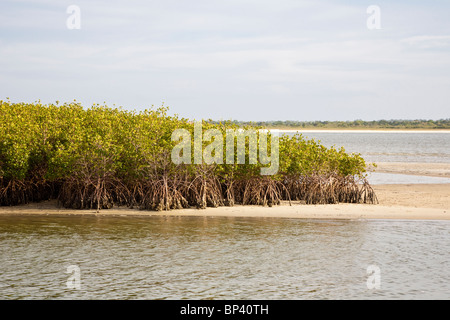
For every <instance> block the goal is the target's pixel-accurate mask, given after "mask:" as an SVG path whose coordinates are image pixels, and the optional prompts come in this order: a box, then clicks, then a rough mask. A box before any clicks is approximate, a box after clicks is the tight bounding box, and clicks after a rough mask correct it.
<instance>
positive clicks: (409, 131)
mask: <svg viewBox="0 0 450 320" xmlns="http://www.w3.org/2000/svg"><path fill="white" fill-rule="evenodd" d="M266 130H269V131H271V132H280V133H284V132H324V133H326V132H334V133H384V132H389V133H450V130H449V129H303V128H302V129H277V128H266Z"/></svg>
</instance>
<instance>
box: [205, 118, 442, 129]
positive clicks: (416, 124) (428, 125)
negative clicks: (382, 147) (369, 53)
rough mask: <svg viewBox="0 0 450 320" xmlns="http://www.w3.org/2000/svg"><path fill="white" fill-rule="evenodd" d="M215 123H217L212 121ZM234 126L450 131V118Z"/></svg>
mask: <svg viewBox="0 0 450 320" xmlns="http://www.w3.org/2000/svg"><path fill="white" fill-rule="evenodd" d="M212 122H213V123H214V122H215V121H212ZM231 122H232V123H233V124H236V125H239V126H244V125H256V126H261V127H265V128H278V129H283V128H284V129H289V128H305V129H319V128H320V129H450V118H449V119H441V120H374V121H363V120H354V121H292V120H286V121H254V122H250V121H237V120H234V121H231Z"/></svg>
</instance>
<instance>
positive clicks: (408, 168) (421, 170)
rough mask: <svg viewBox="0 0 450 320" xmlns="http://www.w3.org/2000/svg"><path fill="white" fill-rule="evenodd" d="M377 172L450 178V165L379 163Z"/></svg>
mask: <svg viewBox="0 0 450 320" xmlns="http://www.w3.org/2000/svg"><path fill="white" fill-rule="evenodd" d="M376 164H377V167H376V168H375V172H383V173H400V174H411V175H418V176H429V177H441V178H450V163H419V162H377V163H376Z"/></svg>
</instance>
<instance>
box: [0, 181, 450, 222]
mask: <svg viewBox="0 0 450 320" xmlns="http://www.w3.org/2000/svg"><path fill="white" fill-rule="evenodd" d="M374 189H375V192H376V194H377V196H378V199H379V202H380V203H379V204H377V205H369V204H367V205H366V204H333V205H303V204H299V203H296V202H293V203H292V205H291V206H290V205H289V204H288V203H283V205H281V206H275V207H271V208H269V207H262V206H234V207H219V208H207V209H204V210H198V209H181V210H172V211H164V212H155V211H140V210H136V209H129V208H113V209H110V210H101V211H100V213H98V215H105V216H117V215H119V216H185V217H187V216H209V217H219V216H224V217H265V218H269V217H270V218H301V219H417V220H429V219H432V220H450V184H443V185H435V184H431V185H429V184H417V185H378V186H374ZM11 214H12V215H17V214H18V215H36V214H39V215H95V214H96V212H95V210H71V209H64V208H58V206H57V203H56V201H45V202H41V203H37V204H28V205H23V206H17V207H0V215H11Z"/></svg>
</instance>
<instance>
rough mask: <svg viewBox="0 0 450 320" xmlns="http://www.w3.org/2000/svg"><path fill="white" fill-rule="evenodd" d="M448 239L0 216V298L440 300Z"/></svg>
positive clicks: (402, 233) (265, 223) (423, 233)
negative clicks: (73, 279) (374, 270)
mask: <svg viewBox="0 0 450 320" xmlns="http://www.w3.org/2000/svg"><path fill="white" fill-rule="evenodd" d="M449 232H450V222H448V221H399V220H389V221H383V220H371V221H363V220H361V221H359V220H355V221H345V220H298V219H278V218H224V217H205V218H203V217H202V218H200V217H182V218H181V217H104V216H102V217H95V216H89V217H73V216H67V217H62V216H61V217H55V216H52V217H50V216H1V217H0V270H1V273H0V298H1V299H354V298H356V299H380V298H382V299H449V298H450V256H449V252H450V241H449V240H450V235H449ZM70 265H75V266H76V267H78V268H79V271H80V273H79V278H77V280H78V279H79V280H80V281H79V282H78V283H79V284H80V288H79V289H76V288H73V286H72V287H71V286H70V284H69V286H68V284H67V281H68V279H69V277H71V276H78V274H76V273H74V272H72V273H67V271H68V270H67V268H68V267H69V266H70ZM369 266H376V267H377V268H379V273H377V274H376V276H377V277H378V276H379V278H376V279H379V282H370V281H369V286H368V283H367V281H368V279H369V278H370V279H371V278H373V277H374V276H375V275H371V274H368V273H367V269H368V268H370V267H369ZM374 283H379V284H380V287H379V288H378V289H376V288H373V284H374ZM371 284H372V285H371ZM369 287H370V288H369Z"/></svg>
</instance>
